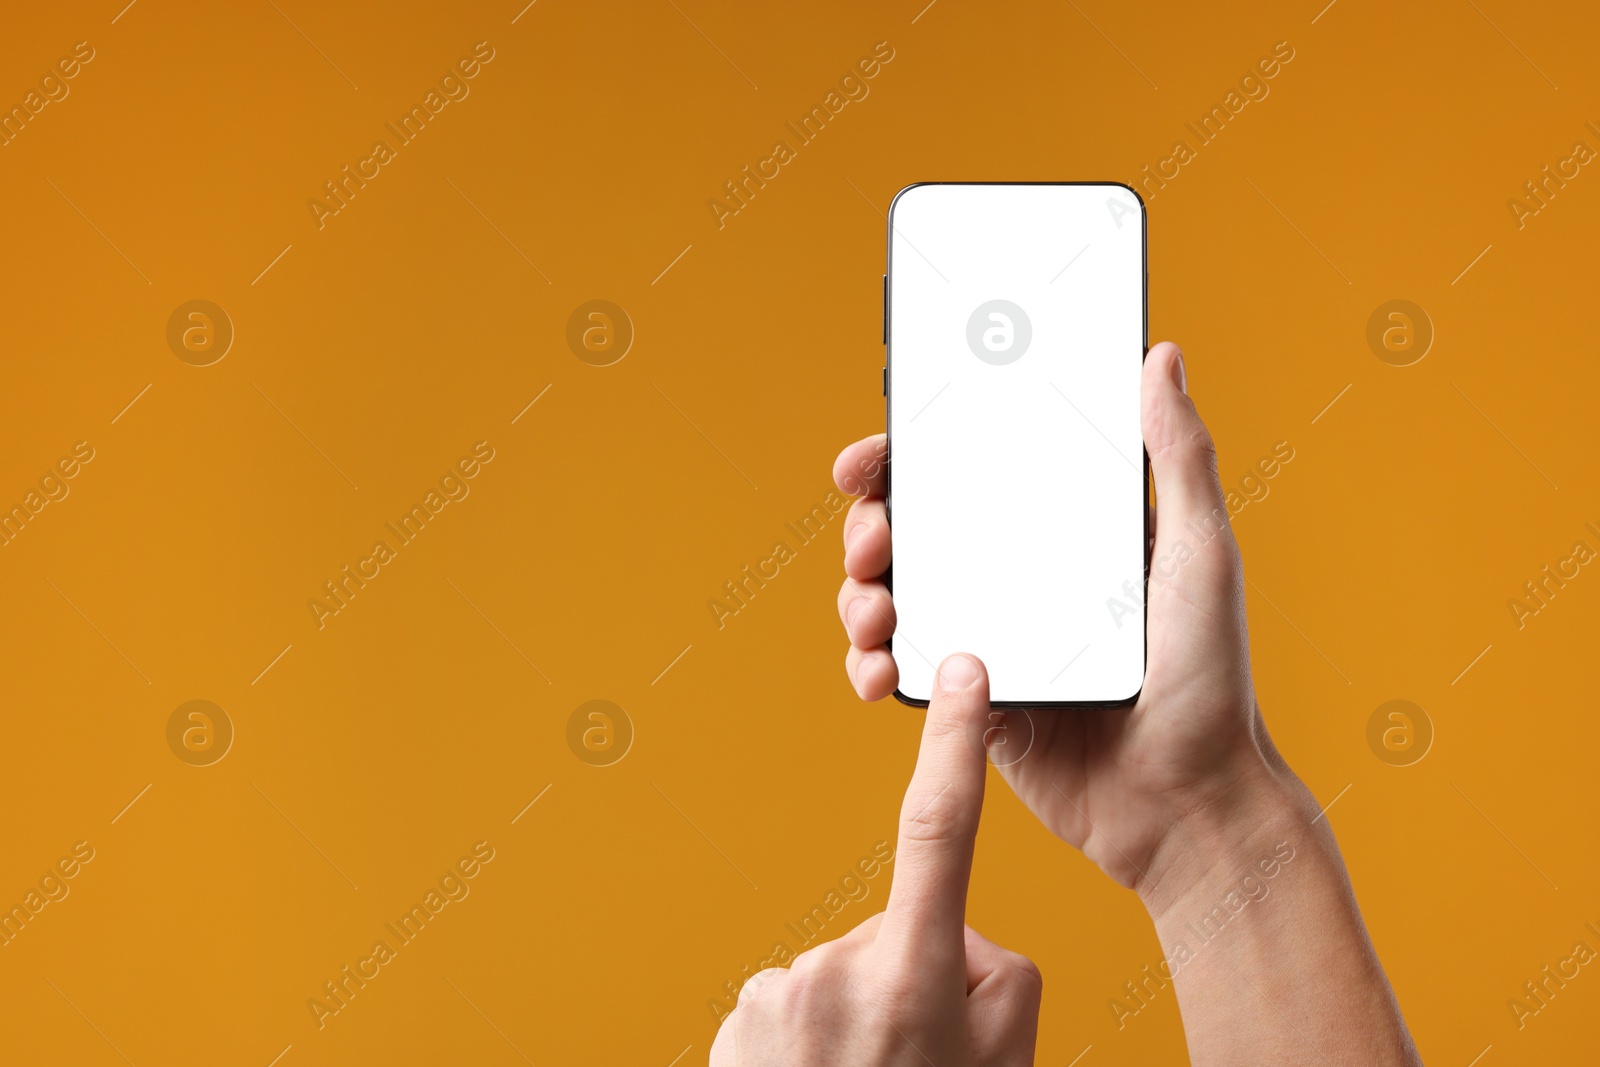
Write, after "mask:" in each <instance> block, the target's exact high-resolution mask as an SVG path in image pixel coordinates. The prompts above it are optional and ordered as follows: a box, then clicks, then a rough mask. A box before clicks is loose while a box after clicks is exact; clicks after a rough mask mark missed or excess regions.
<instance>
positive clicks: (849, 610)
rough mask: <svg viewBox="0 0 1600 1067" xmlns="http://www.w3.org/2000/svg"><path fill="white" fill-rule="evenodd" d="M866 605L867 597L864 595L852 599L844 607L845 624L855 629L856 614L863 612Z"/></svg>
mask: <svg viewBox="0 0 1600 1067" xmlns="http://www.w3.org/2000/svg"><path fill="white" fill-rule="evenodd" d="M866 606H867V598H866V597H864V596H858V597H856V598H855V599H854V600H852V601H850V603H848V604H846V605H845V609H844V624H845V625H846V626H848V627H851V628H852V629H854V628H855V625H856V616H857V615H859V614H861V611H862V610H863V609H864V608H865V607H866Z"/></svg>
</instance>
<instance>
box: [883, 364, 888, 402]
mask: <svg viewBox="0 0 1600 1067" xmlns="http://www.w3.org/2000/svg"><path fill="white" fill-rule="evenodd" d="M883 395H884V396H888V395H889V368H888V367H885V368H883Z"/></svg>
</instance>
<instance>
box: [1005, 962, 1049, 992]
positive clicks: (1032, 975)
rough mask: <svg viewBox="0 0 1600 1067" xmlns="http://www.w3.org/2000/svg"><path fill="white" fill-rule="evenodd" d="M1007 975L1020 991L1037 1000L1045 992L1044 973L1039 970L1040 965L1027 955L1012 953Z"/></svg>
mask: <svg viewBox="0 0 1600 1067" xmlns="http://www.w3.org/2000/svg"><path fill="white" fill-rule="evenodd" d="M1006 977H1007V979H1008V981H1009V982H1010V983H1011V984H1013V985H1014V986H1016V987H1017V989H1018V990H1019V991H1020V992H1022V993H1024V994H1026V995H1027V996H1028V997H1030V998H1031V999H1032V1000H1033V1001H1035V1002H1037V1001H1038V1000H1039V998H1040V996H1041V995H1043V993H1044V975H1043V974H1041V973H1040V972H1039V965H1038V964H1036V963H1034V962H1033V961H1032V960H1030V959H1029V958H1028V957H1026V956H1022V955H1017V954H1015V953H1013V954H1012V960H1011V965H1010V967H1009V968H1007V972H1006Z"/></svg>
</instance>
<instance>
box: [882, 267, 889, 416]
mask: <svg viewBox="0 0 1600 1067" xmlns="http://www.w3.org/2000/svg"><path fill="white" fill-rule="evenodd" d="M883 343H884V344H888V343H889V276H888V275H887V274H885V275H884V276H883ZM888 395H889V394H888V392H887V391H885V393H884V396H888Z"/></svg>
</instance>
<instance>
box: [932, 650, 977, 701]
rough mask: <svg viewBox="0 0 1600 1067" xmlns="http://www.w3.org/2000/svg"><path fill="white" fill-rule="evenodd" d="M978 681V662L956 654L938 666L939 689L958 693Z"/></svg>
mask: <svg viewBox="0 0 1600 1067" xmlns="http://www.w3.org/2000/svg"><path fill="white" fill-rule="evenodd" d="M977 680H978V661H977V660H975V659H973V658H972V657H971V656H967V655H963V654H961V653H957V654H956V655H954V656H951V657H950V658H949V659H946V660H945V661H944V662H943V663H941V664H939V688H940V689H943V690H944V691H945V692H947V693H959V692H961V691H962V690H963V689H966V688H968V687H969V686H971V685H972V683H973V682H976V681H977Z"/></svg>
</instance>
